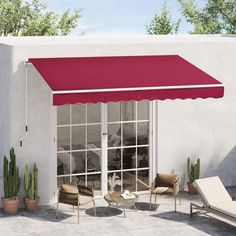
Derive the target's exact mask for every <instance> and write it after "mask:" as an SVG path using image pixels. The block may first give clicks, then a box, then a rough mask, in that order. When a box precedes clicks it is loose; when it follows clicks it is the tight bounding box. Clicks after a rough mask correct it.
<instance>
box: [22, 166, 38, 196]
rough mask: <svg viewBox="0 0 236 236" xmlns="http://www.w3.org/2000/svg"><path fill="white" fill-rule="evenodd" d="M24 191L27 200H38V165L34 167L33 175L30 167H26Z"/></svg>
mask: <svg viewBox="0 0 236 236" xmlns="http://www.w3.org/2000/svg"><path fill="white" fill-rule="evenodd" d="M24 189H25V198H26V199H36V198H38V168H37V165H36V163H34V165H33V170H32V173H31V172H30V170H29V167H28V165H26V166H25V171H24Z"/></svg>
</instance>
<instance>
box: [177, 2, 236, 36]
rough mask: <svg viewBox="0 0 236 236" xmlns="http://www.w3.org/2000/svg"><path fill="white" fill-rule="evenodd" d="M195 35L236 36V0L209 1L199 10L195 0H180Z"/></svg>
mask: <svg viewBox="0 0 236 236" xmlns="http://www.w3.org/2000/svg"><path fill="white" fill-rule="evenodd" d="M178 2H179V3H180V5H181V11H182V14H183V15H184V16H185V18H186V20H187V22H189V23H191V24H193V26H194V30H193V31H192V32H190V33H193V34H219V33H227V34H236V0H208V1H207V3H206V5H205V6H204V7H203V8H202V9H198V8H197V6H196V4H195V1H194V0H178Z"/></svg>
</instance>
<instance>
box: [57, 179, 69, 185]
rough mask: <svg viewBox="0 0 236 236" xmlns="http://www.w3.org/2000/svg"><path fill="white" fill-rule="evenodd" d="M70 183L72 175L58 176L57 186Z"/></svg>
mask: <svg viewBox="0 0 236 236" xmlns="http://www.w3.org/2000/svg"><path fill="white" fill-rule="evenodd" d="M68 183H70V177H57V187H60V186H61V185H62V184H68Z"/></svg>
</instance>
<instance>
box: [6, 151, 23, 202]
mask: <svg viewBox="0 0 236 236" xmlns="http://www.w3.org/2000/svg"><path fill="white" fill-rule="evenodd" d="M3 185H4V198H5V199H14V198H16V197H18V193H19V190H20V177H19V167H18V166H16V155H15V151H14V148H11V149H10V162H9V161H8V159H7V157H6V156H4V162H3Z"/></svg>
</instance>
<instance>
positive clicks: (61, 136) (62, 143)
mask: <svg viewBox="0 0 236 236" xmlns="http://www.w3.org/2000/svg"><path fill="white" fill-rule="evenodd" d="M57 150H58V151H63V150H70V127H58V128H57Z"/></svg>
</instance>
